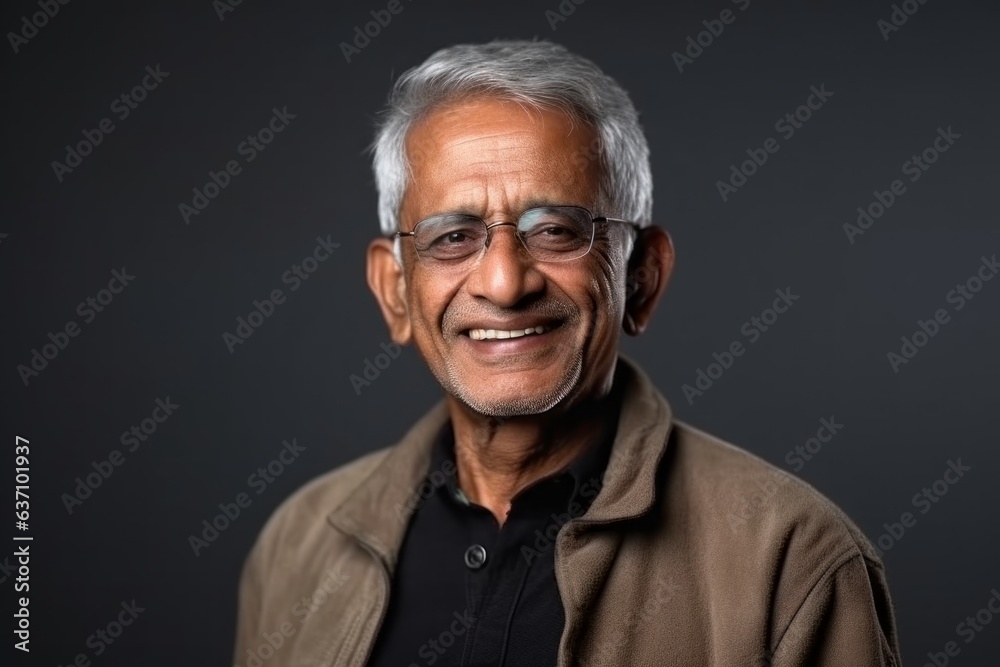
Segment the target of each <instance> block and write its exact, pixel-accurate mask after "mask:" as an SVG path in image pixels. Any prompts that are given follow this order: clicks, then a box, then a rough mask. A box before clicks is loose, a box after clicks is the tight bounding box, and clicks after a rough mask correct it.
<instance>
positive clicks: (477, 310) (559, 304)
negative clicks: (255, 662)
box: [441, 299, 579, 333]
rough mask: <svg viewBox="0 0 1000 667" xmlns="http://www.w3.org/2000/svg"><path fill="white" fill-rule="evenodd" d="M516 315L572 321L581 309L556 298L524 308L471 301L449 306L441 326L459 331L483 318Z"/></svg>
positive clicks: (500, 318) (493, 318) (492, 318)
mask: <svg viewBox="0 0 1000 667" xmlns="http://www.w3.org/2000/svg"><path fill="white" fill-rule="evenodd" d="M515 317H530V318H538V319H544V320H561V321H567V322H572V321H574V320H575V319H576V318H577V317H579V311H578V310H577V309H576V308H575V307H574V306H572V305H570V304H567V303H565V302H563V301H558V300H556V299H545V300H543V301H537V302H535V303H532V304H531V305H530V306H526V307H524V308H493V307H490V306H488V305H486V304H477V303H471V304H465V305H461V306H454V307H449V308H448V309H447V310H446V311H445V313H444V317H443V319H442V322H441V328H442V329H443V330H444V331H448V332H452V333H458V332H460V331H464V330H465V329H468V328H469V327H470V326H471V325H472V324H475V323H476V322H481V321H483V320H510V319H513V318H515Z"/></svg>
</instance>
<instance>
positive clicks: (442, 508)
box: [368, 411, 618, 667]
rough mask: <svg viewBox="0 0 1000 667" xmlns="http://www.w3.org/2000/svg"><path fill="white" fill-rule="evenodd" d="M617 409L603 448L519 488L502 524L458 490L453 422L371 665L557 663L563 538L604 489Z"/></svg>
mask: <svg viewBox="0 0 1000 667" xmlns="http://www.w3.org/2000/svg"><path fill="white" fill-rule="evenodd" d="M617 414H618V413H617V411H614V415H615V416H614V418H613V420H614V423H611V424H606V425H605V427H606V428H605V430H604V433H605V434H606V435H605V437H603V438H602V439H601V440H600V441H599V442H598V444H597V445H596V446H593V447H591V448H590V449H588V450H586V451H584V452H583V453H582V454H581V455H580V456H578V457H577V458H576V459H575V460H574V461H573V462H572V463H571V464H570V465H569V466H567V467H566V468H564V469H563V470H562V471H561V472H558V473H555V474H554V475H551V476H549V477H546V478H544V479H541V480H538V481H537V482H536V483H534V484H532V485H531V486H530V487H528V488H526V489H524V490H523V491H521V492H520V493H518V494H517V496H515V497H514V498H513V500H512V502H511V510H510V513H509V514H508V515H507V521H506V522H505V523H504V525H503V526H502V527H501V526H499V525H498V524H497V521H496V519H495V518H494V517H493V514H492V513H491V512H490V511H489V510H487V509H486V508H484V507H482V506H480V505H476V504H475V503H471V502H470V501H469V500H468V499H466V497H465V496H464V494H463V493H462V491H461V490H460V489H459V488H458V485H457V480H456V477H455V475H454V470H455V454H454V452H455V443H454V433H453V432H452V427H451V422H450V421H449V422H448V423H446V424H445V426H444V428H443V429H442V430H441V432H440V433H439V436H438V439H437V441H436V443H435V445H434V453H433V458H432V462H431V467H430V472H429V473H428V477H427V480H428V482H429V483H430V485H431V486H427V485H425V487H424V488H427V489H432V490H431V491H430V492H429V494H428V495H427V496H426V497H425V498H424V500H423V502H422V503H421V505H420V506H419V507H418V508H417V510H416V513H415V515H414V516H413V519H412V521H411V523H410V526H409V529H408V531H407V535H406V538H405V540H404V542H403V545H402V551H401V553H400V560H399V564H398V567H397V569H396V573H395V576H394V579H393V582H392V590H391V594H390V596H389V609H388V611H387V614H386V617H385V620H384V622H383V624H382V628H381V630H380V632H379V637H378V640H377V642H376V645H375V648H374V651H373V653H372V656H371V659H370V661H369V662H368V664H369V665H375V666H377V667H423V666H425V665H438V666H451V665H456V666H457V665H461V666H462V667H471V666H479V665H483V666H486V665H489V666H490V667H496V666H499V665H506V666H512V665H518V666H519V665H531V666H532V667H540V666H545V665H555V664H556V656H557V651H558V648H559V640H560V638H561V636H562V631H563V625H564V623H565V615H564V613H563V608H562V602H561V598H560V596H559V589H558V587H557V585H556V578H555V571H554V564H555V557H554V555H555V554H554V552H555V536H556V533H557V531H558V530H559V529H560V528H561V527H562V525H563V524H565V523H566V522H567V521H568V520H569V519H570V518H575V517H578V516H581V515H582V514H583V513H584V512H586V511H587V508H588V507H589V506H590V503H591V501H592V500H593V499H594V497H595V496H596V495H597V493H598V491H600V488H601V480H602V477H603V474H604V470H605V468H606V466H607V462H608V458H609V456H610V453H611V446H612V443H613V441H614V434H615V432H616V431H617ZM448 471H452V472H453V474H452V475H447V474H442V473H446V472H448ZM435 472H436V474H434V473H435ZM432 480H436V481H437V482H438V483H439V485H438V486H436V487H434V486H432V485H433V481H432ZM442 480H443V483H442Z"/></svg>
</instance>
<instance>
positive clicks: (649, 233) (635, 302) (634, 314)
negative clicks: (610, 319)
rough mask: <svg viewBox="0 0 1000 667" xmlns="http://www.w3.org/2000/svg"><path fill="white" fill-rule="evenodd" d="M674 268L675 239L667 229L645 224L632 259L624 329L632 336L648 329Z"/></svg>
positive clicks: (627, 281) (623, 319)
mask: <svg viewBox="0 0 1000 667" xmlns="http://www.w3.org/2000/svg"><path fill="white" fill-rule="evenodd" d="M673 270H674V242H673V239H671V238H670V234H669V233H667V231H666V230H664V229H662V228H660V227H656V226H650V227H643V228H642V229H641V230H639V233H638V235H637V236H636V240H635V245H634V247H633V249H632V256H631V257H630V258H629V263H628V275H627V276H626V284H627V285H628V287H627V291H626V297H627V298H626V300H625V316H624V317H623V318H622V328H623V329H624V330H625V333H627V334H628V335H630V336H638V335H639V334H641V333H642V332H643V331H645V330H646V326H647V325H648V324H649V320H650V319H651V318H652V316H653V310H654V309H655V308H656V304H657V302H658V301H659V300H660V296H661V295H662V294H663V292H664V290H666V289H667V284H668V283H669V282H670V274H671V273H672V272H673Z"/></svg>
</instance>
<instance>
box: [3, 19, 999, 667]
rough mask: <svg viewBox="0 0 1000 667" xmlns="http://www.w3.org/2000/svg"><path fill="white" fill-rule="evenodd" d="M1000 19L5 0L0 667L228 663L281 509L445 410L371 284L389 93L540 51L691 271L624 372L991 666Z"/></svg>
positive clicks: (928, 640) (937, 648)
mask: <svg viewBox="0 0 1000 667" xmlns="http://www.w3.org/2000/svg"><path fill="white" fill-rule="evenodd" d="M997 19H998V10H997V9H996V7H995V5H993V4H991V3H986V2H980V3H976V2H971V1H964V2H963V1H949V2H945V0H919V1H918V0H898V1H896V2H892V1H890V0H883V1H880V2H864V3H861V2H858V3H849V2H843V1H839V0H838V1H837V2H832V1H822V0H821V1H818V2H809V3H805V2H792V1H791V0H775V1H764V0H732V1H730V0H711V1H709V2H699V3H695V2H691V1H685V2H676V3H669V4H667V3H665V4H664V6H659V5H657V4H654V3H650V2H638V1H630V0H614V1H611V0H586V2H584V1H583V0H547V1H546V0H541V1H538V2H502V3H501V2H458V1H450V2H435V1H432V0H370V1H367V2H351V3H344V2H337V3H333V2H302V1H299V0H295V1H292V2H281V3H278V2H271V3H261V2H250V1H248V0H243V1H242V2H241V1H239V0H199V1H198V2H187V3H176V2H163V1H154V2H131V3H108V2H91V3H85V2H69V1H68V0H66V1H65V2H64V1H63V0H59V1H58V2H57V1H56V0H15V1H14V2H9V3H6V4H5V7H4V10H3V12H2V21H0V25H2V28H3V30H4V32H5V34H6V41H7V44H6V46H5V47H4V48H6V49H7V52H6V54H4V56H3V59H4V72H5V85H4V91H5V95H4V105H3V132H4V150H3V158H4V159H3V161H4V178H3V188H4V194H3V200H2V201H3V210H2V216H0V299H2V301H0V304H2V306H0V307H2V312H3V326H2V336H3V339H2V346H0V355H2V364H0V370H2V373H3V381H2V383H0V386H2V391H3V394H2V403H0V414H2V423H0V439H2V442H3V448H2V450H0V451H2V453H3V455H2V457H0V479H2V482H0V491H2V493H0V498H2V499H3V500H2V501H0V516H3V517H5V520H4V521H3V522H2V523H0V544H2V545H3V546H0V592H2V594H3V595H2V598H3V614H2V618H3V619H4V620H3V622H2V624H3V628H2V630H3V632H2V633H0V636H3V637H5V638H6V639H5V642H6V644H7V645H6V646H4V647H3V649H2V651H3V655H4V656H5V657H3V658H0V662H2V663H3V664H5V665H6V664H11V665H20V664H24V665H86V664H93V665H127V666H132V665H229V664H233V660H234V657H233V656H232V644H233V636H234V627H235V614H236V585H237V580H238V577H239V573H240V567H241V565H242V563H243V559H244V557H245V556H246V554H247V552H248V551H249V549H250V547H251V545H252V543H253V541H254V539H255V537H256V535H257V533H258V532H259V531H260V529H261V527H262V526H263V524H264V522H265V521H266V519H267V518H268V516H269V515H270V513H271V512H272V511H273V510H274V509H275V507H277V506H278V504H279V503H281V502H282V501H283V500H284V499H285V498H287V497H288V495H289V494H291V493H292V492H293V491H294V490H295V489H297V488H298V487H300V486H301V485H302V484H304V483H305V482H306V481H308V480H310V479H312V478H314V477H316V476H317V475H319V474H321V473H323V472H326V471H328V470H330V469H332V468H334V467H336V466H338V465H340V464H342V463H345V462H347V461H349V460H351V459H354V458H356V457H358V456H359V455H362V454H364V453H367V452H370V451H373V450H375V449H377V448H381V447H384V446H387V445H390V444H392V443H393V442H395V441H396V440H397V439H398V438H400V437H401V436H402V434H403V433H404V432H405V430H406V429H407V428H408V427H409V425H410V424H412V423H413V421H414V420H415V419H416V418H417V417H419V416H420V415H422V414H423V413H424V412H425V411H426V410H427V409H428V408H430V407H431V406H432V405H433V404H434V403H435V402H436V401H437V400H438V399H439V397H440V396H441V390H440V387H439V386H438V385H437V384H436V382H435V381H434V379H433V377H432V376H431V375H430V374H429V372H428V371H427V370H426V367H425V365H424V364H423V362H422V360H421V359H420V357H419V356H418V354H417V353H416V351H415V349H414V348H412V347H404V348H402V349H397V348H396V347H395V346H393V345H392V344H391V340H390V338H389V335H388V332H387V329H386V327H385V324H384V322H383V320H382V317H381V314H380V313H379V310H378V309H377V307H376V304H375V300H374V298H373V297H372V295H371V293H370V292H369V290H368V287H367V285H366V282H365V248H366V246H367V244H368V242H369V241H370V240H371V238H373V237H374V236H375V235H376V234H378V233H379V227H378V221H377V216H376V192H375V188H374V182H373V177H372V174H371V167H370V155H369V154H368V152H367V147H368V145H369V144H370V142H371V140H372V137H373V129H374V124H375V121H376V117H377V113H378V110H379V109H380V108H381V107H382V105H383V104H384V102H385V100H386V97H387V93H388V91H389V88H390V86H391V85H392V82H393V81H394V79H395V77H397V76H399V74H400V73H402V72H403V71H405V70H406V69H408V68H409V67H412V66H414V65H416V64H418V63H420V62H421V61H422V60H424V59H425V58H426V57H427V56H429V55H430V54H431V53H433V52H434V51H435V50H437V49H439V48H441V47H443V46H447V45H450V44H454V43H460V42H482V41H488V40H491V39H494V38H522V39H524V38H527V39H531V38H539V39H548V40H553V41H556V42H559V43H561V44H563V45H565V46H566V47H568V48H569V49H571V50H573V51H575V52H578V53H580V54H582V55H584V56H586V57H588V58H590V59H591V60H593V61H594V62H595V63H597V64H598V65H599V66H600V67H601V68H603V69H604V71H605V72H607V73H608V74H609V75H611V76H613V77H614V78H615V79H617V80H618V81H619V82H620V83H621V84H622V86H623V87H624V88H625V89H626V90H627V91H629V93H630V94H631V96H632V98H633V100H634V102H635V105H636V107H637V108H638V110H639V112H640V115H641V121H642V124H643V127H644V128H645V131H646V133H647V136H648V139H649V143H650V147H651V151H652V167H653V175H654V197H655V204H654V218H655V221H656V223H657V224H659V225H661V226H663V227H664V228H666V229H668V230H669V232H670V233H671V235H672V237H673V239H674V242H675V245H676V249H677V265H676V271H675V273H674V276H673V279H672V282H671V284H670V286H669V288H668V291H667V293H666V295H665V298H664V299H663V300H662V302H661V303H660V306H659V307H658V309H657V312H656V314H655V317H654V319H653V322H652V326H651V327H650V329H649V330H648V331H647V332H646V333H645V334H644V335H642V336H641V337H639V338H634V339H633V338H628V339H626V340H624V343H623V348H622V349H623V352H624V353H625V354H626V355H629V356H630V357H631V358H632V359H634V360H635V361H636V362H637V363H638V364H639V365H640V366H641V367H642V368H643V369H645V371H646V372H647V373H648V374H649V375H650V377H651V378H652V379H653V380H654V382H655V383H656V384H657V386H658V387H659V388H660V389H661V390H662V392H663V393H664V394H665V396H666V397H667V398H668V400H669V401H670V403H671V405H672V407H673V409H674V412H675V413H676V416H677V418H679V419H681V420H683V421H685V422H687V423H689V424H692V425H694V426H697V427H699V428H702V429H704V430H706V431H709V432H711V433H713V434H715V435H718V436H720V437H722V438H724V439H726V440H729V441H731V442H734V443H736V444H738V445H740V446H742V447H745V448H746V449H748V450H750V451H751V452H753V453H755V454H757V455H758V456H760V457H762V458H764V459H766V460H768V461H770V462H771V463H773V464H775V465H776V466H778V467H779V468H781V469H783V470H785V471H787V472H789V473H793V474H796V475H798V476H800V477H802V478H803V479H805V480H806V481H807V482H809V483H810V484H812V485H813V486H815V488H816V489H817V490H818V491H820V492H821V493H823V494H825V495H826V496H828V497H829V498H831V499H832V500H833V501H834V502H836V503H837V504H838V505H840V506H841V507H842V508H843V509H844V510H845V511H846V512H847V513H848V514H849V515H850V516H851V517H852V518H854V519H855V520H856V521H857V523H858V524H859V526H860V527H861V528H862V529H863V530H864V531H865V532H866V534H867V535H868V536H869V538H870V539H871V540H872V541H873V542H874V543H875V544H876V546H877V547H878V548H879V550H880V551H881V552H882V556H883V559H884V562H885V564H886V568H887V574H888V579H889V584H890V586H891V591H892V595H893V599H894V602H895V605H896V610H897V614H898V627H899V633H900V638H901V643H902V648H903V654H904V656H905V660H906V663H907V664H909V665H923V664H932V665H935V664H936V665H943V664H946V663H947V664H951V665H958V666H970V667H971V666H973V665H976V666H985V665H995V664H998V663H997V660H998V655H1000V616H998V615H997V614H995V613H994V612H993V611H991V609H990V607H991V605H992V608H993V609H997V608H998V605H1000V592H998V591H1000V537H998V536H1000V503H998V481H997V480H998V472H1000V470H998V465H1000V453H998V451H1000V448H998V445H1000V440H998V419H997V415H998V409H997V408H998V398H1000V388H998V375H1000V363H998V362H1000V354H998V347H997V344H998V340H1000V339H998V333H997V332H998V325H1000V277H998V275H997V274H998V272H1000V264H998V257H1000V223H998V215H997V192H998V186H997V181H998V176H1000V173H998V171H1000V170H998V167H997V156H998V155H1000V135H998V129H997V120H998V118H1000V91H998V83H997V81H998V78H997V72H998V70H1000V68H998V65H1000V46H998V42H997V38H996V26H997ZM769 493H770V491H769V490H768V489H767V488H762V489H761V493H760V494H759V496H756V497H752V498H747V499H745V501H744V502H743V503H742V504H740V505H739V506H734V507H732V508H731V512H732V514H733V516H734V517H737V518H738V517H739V516H740V515H741V513H746V512H752V511H759V508H761V507H763V506H765V504H766V503H767V502H768V494H769ZM648 631H649V632H669V628H649V629H648ZM19 633H20V634H19ZM17 644H20V648H18V647H17V646H16V645H17ZM25 648H27V649H29V650H30V652H28V653H26V652H25V651H24V650H22V649H25ZM247 658H248V656H236V657H235V660H236V662H237V663H238V664H239V665H245V664H247ZM935 661H937V662H935ZM263 664H264V665H266V664H267V662H266V660H264V661H263Z"/></svg>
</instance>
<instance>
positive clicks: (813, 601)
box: [770, 551, 900, 667]
mask: <svg viewBox="0 0 1000 667" xmlns="http://www.w3.org/2000/svg"><path fill="white" fill-rule="evenodd" d="M899 664H900V655H899V639H898V637H897V635H896V619H895V613H894V611H893V606H892V601H891V599H890V597H889V587H888V583H887V582H886V579H885V573H884V571H883V569H882V565H881V563H879V562H877V561H870V560H868V559H866V558H865V557H864V556H863V555H861V554H860V553H858V552H857V551H855V552H854V554H853V555H850V556H848V557H847V558H846V560H843V561H842V562H840V563H835V564H834V565H833V566H831V568H830V570H828V571H827V573H826V574H824V575H823V577H821V578H820V580H819V581H818V582H817V583H816V585H815V586H814V587H813V589H812V590H811V591H810V592H809V594H808V595H807V596H806V599H805V600H804V601H803V603H802V606H801V607H800V608H799V610H798V611H797V612H796V613H795V615H794V616H793V617H792V621H791V623H790V624H789V626H788V628H787V630H785V632H784V634H783V636H782V637H781V639H780V640H779V641H778V645H777V647H776V648H775V651H774V654H773V657H772V660H771V662H770V665H771V667H805V666H806V665H809V666H816V667H834V666H840V665H852V666H857V667H868V666H869V665H871V666H876V665H877V666H879V667H897V666H898V665H899Z"/></svg>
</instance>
